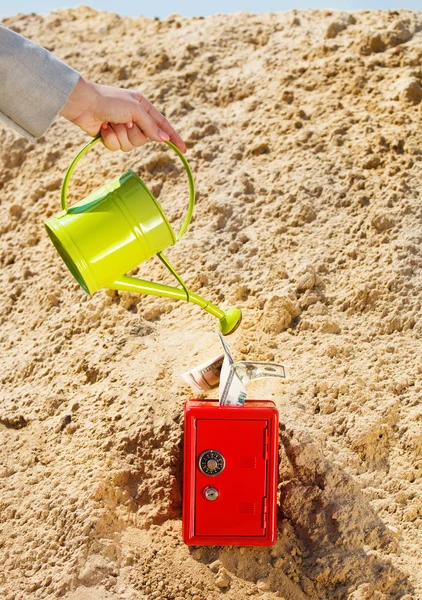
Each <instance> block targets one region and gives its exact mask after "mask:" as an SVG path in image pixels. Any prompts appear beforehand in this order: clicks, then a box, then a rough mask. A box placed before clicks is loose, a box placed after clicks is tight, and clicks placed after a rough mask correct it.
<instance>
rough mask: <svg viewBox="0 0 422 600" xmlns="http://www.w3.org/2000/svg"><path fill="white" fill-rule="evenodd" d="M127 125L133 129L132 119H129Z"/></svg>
mask: <svg viewBox="0 0 422 600" xmlns="http://www.w3.org/2000/svg"><path fill="white" fill-rule="evenodd" d="M126 127H127V128H128V129H132V127H133V123H132V121H129V123H126Z"/></svg>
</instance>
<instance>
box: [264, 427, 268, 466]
mask: <svg viewBox="0 0 422 600" xmlns="http://www.w3.org/2000/svg"><path fill="white" fill-rule="evenodd" d="M264 460H268V427H266V428H265V429H264Z"/></svg>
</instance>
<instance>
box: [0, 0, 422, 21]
mask: <svg viewBox="0 0 422 600" xmlns="http://www.w3.org/2000/svg"><path fill="white" fill-rule="evenodd" d="M79 4H88V5H89V6H92V7H93V8H97V9H98V10H106V11H110V12H117V13H119V14H120V15H128V16H139V15H144V16H146V17H160V18H165V17H167V16H168V15H170V14H172V13H178V14H180V15H184V16H186V17H192V16H201V15H202V16H207V15H213V14H216V13H223V14H226V13H233V12H240V11H250V12H260V13H262V12H277V11H285V10H291V9H293V8H296V9H305V8H320V9H324V8H331V9H337V10H375V9H382V10H398V9H400V8H408V9H413V10H420V9H421V8H422V3H421V0H149V1H145V0H79V1H73V0H37V2H36V3H34V0H13V2H7V1H6V0H0V18H2V17H7V16H11V15H15V14H17V13H18V12H23V13H30V12H37V13H46V12H49V11H50V10H54V9H55V8H61V7H73V6H78V5H79Z"/></svg>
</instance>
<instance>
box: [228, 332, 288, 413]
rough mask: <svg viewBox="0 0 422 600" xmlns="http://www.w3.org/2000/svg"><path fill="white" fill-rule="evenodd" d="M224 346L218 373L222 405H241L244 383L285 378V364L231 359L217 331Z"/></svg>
mask: <svg viewBox="0 0 422 600" xmlns="http://www.w3.org/2000/svg"><path fill="white" fill-rule="evenodd" d="M219 336H220V340H221V343H222V345H223V348H224V360H223V365H222V367H221V373H220V390H219V392H220V393H219V402H220V404H221V405H222V406H243V405H244V403H245V400H246V397H247V393H246V385H247V384H248V383H249V382H250V381H254V380H256V379H263V378H272V377H276V378H279V379H287V377H288V371H287V368H286V366H285V365H281V364H278V363H266V362H253V361H237V362H235V361H234V359H233V355H232V353H231V350H230V347H229V345H228V343H227V340H225V339H224V338H223V336H222V335H221V334H220V333H219Z"/></svg>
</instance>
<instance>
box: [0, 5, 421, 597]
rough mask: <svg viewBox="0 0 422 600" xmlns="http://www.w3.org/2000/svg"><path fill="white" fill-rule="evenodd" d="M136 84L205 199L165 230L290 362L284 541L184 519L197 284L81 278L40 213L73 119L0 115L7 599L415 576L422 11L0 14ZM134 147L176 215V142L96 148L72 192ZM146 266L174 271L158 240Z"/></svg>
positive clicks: (179, 210) (249, 341)
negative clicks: (183, 297)
mask: <svg viewBox="0 0 422 600" xmlns="http://www.w3.org/2000/svg"><path fill="white" fill-rule="evenodd" d="M4 24H6V25H7V26H9V27H12V28H13V29H15V30H16V31H19V32H20V33H22V34H24V35H26V36H28V37H30V38H32V39H34V40H36V41H38V42H40V43H41V44H43V45H44V46H46V47H47V48H48V49H50V50H52V51H54V52H55V53H56V54H57V55H58V56H59V57H61V58H63V59H64V60H66V61H67V62H69V64H71V65H72V66H73V67H74V68H76V69H78V70H79V71H81V72H82V73H83V74H84V75H86V76H88V77H90V78H92V79H94V80H96V81H98V82H103V83H108V84H116V85H121V86H124V87H137V88H140V89H141V90H142V91H143V93H144V94H145V95H146V96H147V97H148V98H149V99H150V100H151V101H153V102H154V103H156V105H157V106H159V107H160V108H161V109H162V110H163V111H164V112H165V114H166V115H167V116H168V117H169V118H170V119H171V121H172V122H173V123H174V125H175V126H176V127H177V128H178V129H179V130H180V132H181V133H182V134H183V136H184V138H185V139H186V140H187V145H188V153H187V157H188V159H189V161H190V163H191V165H192V168H193V170H194V173H195V176H196V181H197V187H198V196H197V207H196V211H195V218H194V221H193V223H192V225H191V227H190V228H189V230H188V232H187V234H186V235H185V237H184V238H183V240H182V241H181V242H180V243H179V244H178V245H177V246H175V247H174V248H172V249H170V250H169V251H168V256H169V258H170V260H171V261H172V262H173V263H174V264H175V266H176V267H177V268H178V269H179V271H180V273H181V274H182V276H184V277H185V279H186V281H187V283H188V284H189V285H190V286H191V287H192V289H194V290H196V291H198V292H199V293H201V294H203V295H205V296H206V297H209V298H210V299H211V300H212V301H214V302H216V303H219V304H220V305H222V306H230V305H237V306H240V307H241V308H242V310H243V312H244V321H243V326H242V327H241V329H239V330H238V332H237V333H236V334H234V336H232V337H231V340H230V341H231V345H232V348H233V351H234V352H235V354H236V356H237V357H238V358H246V357H247V358H251V359H252V358H255V359H258V360H276V361H279V362H283V361H285V362H288V363H289V364H290V368H291V372H292V379H291V381H290V382H289V383H286V384H279V385H271V386H269V385H268V384H260V385H258V384H254V387H252V386H251V387H250V390H249V391H250V396H254V397H261V398H265V397H269V398H273V399H275V401H276V402H277V406H278V408H279V411H280V423H281V425H280V484H279V492H280V494H279V519H278V541H277V543H276V545H275V546H274V547H273V548H263V549H251V548H222V547H215V548H202V549H201V548H188V547H186V546H185V545H184V544H183V543H182V540H181V481H182V442H183V427H182V426H183V404H184V402H185V400H186V399H187V398H188V397H190V395H191V392H190V390H189V389H188V387H187V386H186V385H185V384H184V383H183V381H182V380H181V378H180V376H179V374H180V373H181V372H183V371H185V370H186V369H187V368H189V367H190V366H194V365H195V364H198V363H200V362H202V361H204V360H206V359H208V358H210V357H211V356H213V355H215V354H218V353H219V352H220V346H219V341H218V338H217V335H216V333H215V328H216V322H215V321H214V319H213V318H212V317H210V316H209V315H207V314H206V313H205V312H203V311H201V310H200V309H199V308H198V307H196V306H193V305H187V304H184V303H181V302H179V303H177V302H173V301H170V300H165V299H161V298H151V297H149V298H148V297H145V296H144V297H142V296H136V295H131V294H127V293H111V292H106V291H100V292H98V293H97V294H96V295H95V296H94V297H92V298H90V297H89V296H87V295H86V294H85V292H83V290H82V289H81V288H80V287H79V286H78V285H77V284H76V282H74V280H73V279H72V277H71V275H70V274H69V273H68V272H67V270H66V268H65V267H64V265H63V263H62V262H61V260H60V258H59V257H58V255H57V253H56V251H55V249H54V248H53V246H52V244H51V243H50V241H49V240H48V239H47V236H46V234H45V232H44V229H43V222H44V220H46V218H47V217H49V216H51V215H53V214H55V213H57V212H59V195H60V185H61V181H62V178H63V175H64V173H65V170H66V167H67V166H68V164H69V163H70V161H71V159H72V158H73V156H74V154H75V153H76V150H77V149H78V148H79V147H81V146H82V145H83V144H84V143H85V141H86V136H85V135H84V134H83V133H82V132H80V131H79V130H76V128H74V127H73V126H72V125H70V124H69V123H67V122H65V121H64V120H63V119H59V120H57V122H56V123H55V124H54V125H53V126H52V127H51V129H50V131H49V132H48V133H47V135H46V136H45V137H44V138H42V139H41V140H40V141H39V142H38V143H37V144H36V145H33V144H31V143H29V142H28V141H26V140H25V139H23V138H20V137H19V136H18V135H17V134H15V133H14V132H13V131H11V130H10V129H7V128H6V127H2V128H1V135H2V142H1V148H0V165H1V167H0V203H1V211H0V232H1V240H0V265H1V271H0V278H1V289H2V293H1V296H0V307H1V308H0V325H1V332H0V356H1V359H0V369H1V372H0V382H1V404H0V439H1V445H0V477H1V479H0V520H1V521H0V522H1V525H0V592H1V598H2V600H24V599H25V600H27V599H32V598H33V599H40V598H41V599H53V598H63V599H64V600H150V599H157V600H160V599H161V600H182V599H187V600H205V599H206V600H217V599H220V598H223V597H224V598H226V599H227V600H234V599H236V600H242V599H243V598H247V597H256V598H259V599H260V600H275V599H276V598H277V599H280V598H284V599H285V600H304V599H306V598H311V599H330V600H331V599H347V600H372V599H375V600H386V599H388V598H401V599H402V600H410V599H411V598H413V599H417V598H419V599H420V598H422V536H421V528H422V429H421V425H422V408H421V406H420V397H421V391H422V386H421V373H422V359H421V354H422V352H421V350H422V349H421V332H422V324H421V320H420V315H421V300H422V292H421V270H420V266H421V261H422V252H421V242H422V231H421V218H422V208H421V202H420V197H421V193H422V186H421V175H422V154H421V152H422V143H421V142H422V135H421V133H420V124H421V107H422V104H421V103H420V102H421V99H422V69H421V59H422V13H412V12H406V11H400V12H385V13H381V12H359V13H354V14H353V15H351V14H349V15H346V14H344V13H334V12H328V11H327V12H316V11H306V12H289V13H280V14H268V15H251V14H241V15H233V16H215V17H207V18H206V19H199V18H196V19H188V18H181V17H178V16H172V17H169V18H167V19H166V20H162V21H160V20H158V19H156V20H152V19H151V20H150V19H144V18H137V19H131V18H119V17H118V16H117V15H113V14H106V13H99V12H96V11H93V10H91V9H87V8H79V9H75V10H61V11H57V12H54V13H50V14H48V15H45V16H43V17H41V16H36V15H19V16H17V17H13V18H10V19H6V20H5V21H4ZM129 166H131V167H132V168H133V169H134V170H136V171H137V172H138V173H139V174H140V175H141V176H142V177H143V178H144V180H145V181H146V182H147V183H148V185H149V186H150V188H151V189H152V190H153V191H154V193H155V194H156V196H157V197H159V199H160V201H161V202H162V204H163V206H164V207H165V210H166V212H167V214H168V215H169V216H170V217H171V219H173V221H174V222H175V223H176V225H177V224H179V223H180V222H181V219H182V217H183V214H184V211H185V209H186V204H187V185H186V181H185V176H184V173H183V169H182V167H181V165H180V163H179V162H178V159H177V157H174V156H173V155H171V153H169V152H167V151H166V149H165V148H164V147H162V146H159V145H157V144H153V143H150V144H148V145H147V146H146V147H145V148H143V149H139V150H137V151H135V152H133V153H131V154H130V155H125V154H123V153H119V154H111V153H109V152H107V151H106V150H105V149H104V148H100V147H97V148H95V149H94V150H92V151H91V157H90V159H88V158H86V159H85V161H84V162H83V163H81V164H80V165H79V168H78V170H77V171H76V172H75V176H74V179H73V182H72V184H71V192H70V196H71V197H73V199H74V200H75V199H77V198H81V197H83V196H85V195H86V194H87V193H88V192H89V191H90V190H93V189H94V188H95V187H98V186H100V185H101V184H102V183H104V182H105V181H107V180H108V179H111V178H112V177H114V176H116V175H118V174H119V173H121V172H123V171H124V170H125V169H126V168H127V167H129ZM139 275H140V276H144V277H150V278H152V279H155V280H160V281H166V282H169V283H171V278H170V276H169V275H168V274H167V273H166V272H165V270H164V267H163V266H162V265H161V264H160V263H159V261H158V260H157V259H153V260H150V261H149V262H148V263H146V264H144V265H142V266H141V267H140V269H139Z"/></svg>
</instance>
